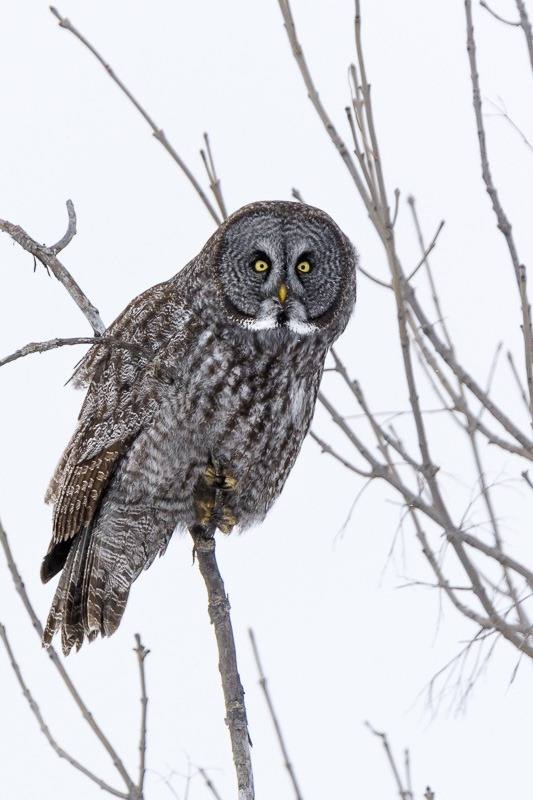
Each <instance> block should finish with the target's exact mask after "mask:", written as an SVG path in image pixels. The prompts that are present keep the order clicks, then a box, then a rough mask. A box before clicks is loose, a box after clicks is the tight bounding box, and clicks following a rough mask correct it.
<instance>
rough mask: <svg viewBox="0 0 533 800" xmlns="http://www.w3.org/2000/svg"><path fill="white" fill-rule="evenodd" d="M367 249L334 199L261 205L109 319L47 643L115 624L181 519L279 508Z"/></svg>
mask: <svg viewBox="0 0 533 800" xmlns="http://www.w3.org/2000/svg"><path fill="white" fill-rule="evenodd" d="M356 260H357V258H356V255H355V251H354V249H353V247H352V246H351V244H350V242H349V241H348V239H347V238H346V237H345V236H344V234H342V232H341V231H340V230H339V228H338V227H337V226H336V225H335V223H334V222H333V221H332V220H331V219H330V218H329V217H328V216H327V214H325V213H324V212H323V211H320V210H318V209H315V208H312V207H310V206H305V205H303V204H299V203H286V202H263V203H254V204H252V205H250V206H246V207H244V208H242V209H240V211H237V212H236V213H235V214H233V215H232V216H231V217H229V219H228V220H226V221H225V222H224V223H223V224H222V225H221V226H220V228H219V229H218V230H217V232H216V233H215V234H214V235H213V236H212V237H211V239H209V241H208V242H207V243H206V245H205V247H204V248H203V250H202V251H201V252H200V254H199V255H198V256H197V257H196V258H195V259H193V260H192V261H191V262H190V263H189V264H188V265H187V266H186V267H184V269H183V270H181V272H179V273H178V274H177V275H176V276H175V277H174V278H171V279H170V280H169V281H167V282H165V283H162V284H159V285H158V286H154V287H153V288H151V289H148V291H146V292H144V294H142V295H140V296H139V297H138V298H136V299H135V300H133V301H132V302H131V303H130V305H129V306H128V307H127V308H126V310H125V311H124V312H123V313H122V314H121V315H120V316H119V317H118V319H117V320H116V321H115V322H114V323H113V325H111V327H110V328H109V330H108V332H107V334H108V335H109V336H112V337H114V338H115V339H116V340H117V344H116V345H114V346H112V347H110V348H104V347H94V348H92V349H91V350H90V351H89V353H88V354H87V356H86V357H85V359H84V361H83V362H82V364H81V366H80V367H79V369H78V370H77V372H76V373H75V377H74V381H75V384H76V385H78V386H88V392H87V396H86V398H85V401H84V403H83V407H82V409H81V412H80V416H79V421H78V426H77V428H76V430H75V432H74V435H73V437H72V439H71V441H70V442H69V444H68V446H67V448H66V450H65V452H64V454H63V456H62V458H61V461H60V463H59V465H58V468H57V470H56V473H55V475H54V477H53V479H52V482H51V484H50V489H49V491H48V494H47V500H48V501H50V502H53V503H54V534H53V538H52V542H51V543H50V547H49V549H48V553H47V555H46V556H45V559H44V561H43V565H42V569H41V577H42V579H43V581H48V580H49V579H50V578H51V577H52V576H53V575H55V574H57V572H59V571H60V570H63V572H62V575H61V577H60V579H59V584H58V587H57V590H56V594H55V597H54V600H53V604H52V608H51V610H50V614H49V616H48V621H47V625H46V629H45V632H44V636H43V644H44V645H48V644H50V642H51V640H52V637H53V635H54V633H55V632H56V630H59V629H61V633H62V645H63V651H64V652H65V653H68V652H69V651H70V650H71V648H72V647H76V648H79V647H80V646H81V644H82V643H83V640H84V638H85V637H87V638H88V639H89V640H92V639H94V638H95V636H97V635H98V634H101V635H102V636H106V635H107V636H108V635H110V634H111V633H113V632H114V631H115V630H116V628H117V627H118V625H119V623H120V619H121V617H122V614H123V612H124V608H125V605H126V601H127V598H128V593H129V591H130V587H131V584H132V583H133V581H134V580H135V579H136V578H137V577H138V576H139V574H140V572H141V571H142V570H143V569H146V568H147V567H148V566H150V564H151V563H152V562H153V560H154V558H155V557H156V555H161V554H162V553H163V552H164V550H165V548H166V546H167V544H168V542H169V539H170V537H171V536H172V533H173V532H174V530H176V529H181V530H186V529H191V528H193V527H194V526H198V525H200V526H203V527H205V528H206V529H209V530H212V529H214V528H215V527H217V528H218V529H219V530H221V531H222V532H224V533H229V532H230V531H231V530H232V529H233V528H234V527H237V528H238V529H240V530H242V529H244V528H246V527H248V526H250V525H252V524H255V523H257V522H259V521H260V520H262V519H263V518H264V516H265V514H266V513H267V511H268V510H269V508H270V507H271V505H272V503H273V502H274V500H275V499H276V498H277V497H278V495H279V493H280V492H281V489H282V487H283V484H284V483H285V480H286V478H287V475H288V474H289V471H290V469H291V467H292V465H293V464H294V461H295V459H296V456H297V454H298V452H299V450H300V447H301V444H302V441H303V438H304V436H305V434H306V432H307V430H308V428H309V425H310V422H311V417H312V414H313V411H314V406H315V402H316V396H317V392H318V386H319V383H320V378H321V375H322V371H323V366H324V360H325V357H326V354H327V351H328V349H329V348H330V347H331V345H332V344H333V342H334V341H335V339H337V337H338V336H339V335H340V333H341V332H342V331H343V330H344V328H345V326H346V324H347V322H348V319H349V316H350V314H351V311H352V309H353V305H354V303H355V269H356ZM120 341H122V342H125V343H126V344H127V345H128V346H127V347H126V346H121V345H120ZM215 498H216V502H215Z"/></svg>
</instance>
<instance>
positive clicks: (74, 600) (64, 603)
mask: <svg viewBox="0 0 533 800" xmlns="http://www.w3.org/2000/svg"><path fill="white" fill-rule="evenodd" d="M100 550H101V541H100V542H98V540H97V538H96V537H95V536H94V531H93V525H88V526H87V527H85V528H83V529H82V530H81V531H80V532H79V534H78V535H77V536H76V538H75V539H74V541H73V542H72V545H71V548H70V551H69V553H68V556H67V558H66V562H65V566H64V567H63V572H62V574H61V577H60V579H59V583H58V585H57V589H56V593H55V595H54V599H53V602H52V607H51V609H50V613H49V614H48V619H47V621H46V627H45V629H44V633H43V638H42V643H43V647H48V646H49V645H50V644H51V643H52V639H53V637H54V635H55V633H56V632H57V631H58V630H61V646H62V649H63V653H64V654H65V655H68V654H69V653H70V651H71V650H72V648H73V647H75V648H76V650H79V649H80V647H81V646H82V644H83V640H84V639H85V637H87V639H88V640H89V641H90V642H91V641H92V640H93V639H95V638H96V636H98V634H100V635H102V636H110V635H111V634H112V633H114V632H115V631H116V629H117V628H118V626H119V623H120V620H121V618H122V615H123V613H124V609H125V607H126V601H127V599H128V594H129V590H130V585H131V584H129V583H128V582H126V585H124V583H123V582H117V581H113V580H111V581H110V580H109V574H108V572H107V571H106V570H105V569H102V566H101V559H100V552H99V551H100ZM106 578H107V580H106Z"/></svg>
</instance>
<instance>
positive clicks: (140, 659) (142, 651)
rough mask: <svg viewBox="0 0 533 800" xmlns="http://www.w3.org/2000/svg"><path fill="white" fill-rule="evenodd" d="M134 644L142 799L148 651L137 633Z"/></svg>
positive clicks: (140, 793) (139, 789)
mask: <svg viewBox="0 0 533 800" xmlns="http://www.w3.org/2000/svg"><path fill="white" fill-rule="evenodd" d="M135 642H136V647H134V650H135V653H136V654H137V664H138V665H139V678H140V680H141V732H140V735H139V779H138V782H137V790H138V793H139V798H142V796H143V791H144V777H145V775H146V710H147V707H148V697H147V695H146V674H145V668H144V660H145V658H146V656H147V655H148V653H149V652H150V651H149V650H147V649H146V647H145V646H144V645H143V643H142V642H141V636H140V634H139V633H136V634H135Z"/></svg>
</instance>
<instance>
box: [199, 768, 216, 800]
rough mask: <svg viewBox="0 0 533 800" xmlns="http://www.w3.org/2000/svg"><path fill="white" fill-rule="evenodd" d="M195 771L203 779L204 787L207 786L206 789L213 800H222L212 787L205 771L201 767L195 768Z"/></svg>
mask: <svg viewBox="0 0 533 800" xmlns="http://www.w3.org/2000/svg"><path fill="white" fill-rule="evenodd" d="M197 770H198V772H199V773H200V775H201V776H202V778H203V779H204V783H205V785H206V786H207V788H208V789H209V791H210V792H211V794H212V795H213V797H214V798H215V800H222V797H221V796H220V795H219V793H218V791H217V788H216V786H215V785H214V783H213V781H212V780H211V778H210V777H209V775H208V774H207V772H206V771H205V769H204V768H203V767H197Z"/></svg>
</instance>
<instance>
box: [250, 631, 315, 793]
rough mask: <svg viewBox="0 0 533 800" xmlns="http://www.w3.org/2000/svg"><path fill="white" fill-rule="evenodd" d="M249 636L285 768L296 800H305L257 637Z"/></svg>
mask: <svg viewBox="0 0 533 800" xmlns="http://www.w3.org/2000/svg"><path fill="white" fill-rule="evenodd" d="M248 635H249V636H250V641H251V643H252V650H253V652H254V658H255V663H256V665H257V671H258V672H259V685H260V686H261V689H262V690H263V694H264V695H265V700H266V703H267V706H268V710H269V712H270V716H271V718H272V724H273V725H274V730H275V731H276V736H277V737H278V742H279V746H280V748H281V752H282V754H283V759H284V763H285V768H286V770H287V772H288V773H289V777H290V779H291V783H292V788H293V789H294V794H295V796H296V800H303V795H302V792H301V791H300V787H299V786H298V781H297V780H296V774H295V772H294V767H293V765H292V762H291V760H290V758H289V753H288V751H287V745H286V744H285V739H284V738H283V733H282V730H281V725H280V722H279V719H278V716H277V714H276V712H275V710H274V705H273V703H272V698H271V696H270V692H269V690H268V685H267V679H266V675H265V673H264V670H263V666H262V664H261V659H260V658H259V650H258V647H257V642H256V641H255V635H254V632H253V630H252V629H251V628H248Z"/></svg>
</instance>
